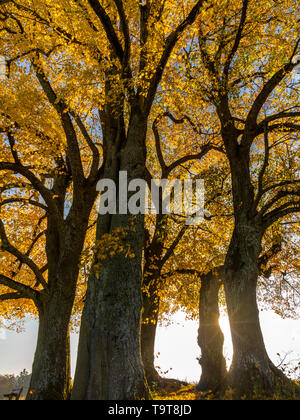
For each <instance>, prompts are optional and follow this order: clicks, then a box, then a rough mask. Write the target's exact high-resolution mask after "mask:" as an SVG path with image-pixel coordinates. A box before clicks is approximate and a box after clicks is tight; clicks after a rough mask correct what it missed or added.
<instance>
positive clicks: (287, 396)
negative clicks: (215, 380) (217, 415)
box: [152, 380, 300, 401]
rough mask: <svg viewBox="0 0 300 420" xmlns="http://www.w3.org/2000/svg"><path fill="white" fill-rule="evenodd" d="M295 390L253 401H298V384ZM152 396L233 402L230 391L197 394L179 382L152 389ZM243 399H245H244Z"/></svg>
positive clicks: (256, 397) (191, 387)
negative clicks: (223, 393) (222, 393)
mask: <svg viewBox="0 0 300 420" xmlns="http://www.w3.org/2000/svg"><path fill="white" fill-rule="evenodd" d="M295 385H296V387H295V390H298V392H292V391H291V390H290V389H289V390H287V391H286V392H284V393H282V392H275V393H274V394H273V395H272V396H267V397H266V396H264V395H256V396H255V397H254V398H253V399H254V400H272V401H278V400H296V401H300V397H299V392H300V382H295ZM152 396H153V399H154V400H177V401H181V400H182V401H184V400H201V401H212V400H233V399H234V398H233V392H232V390H230V389H229V390H227V391H226V393H225V395H223V396H222V397H220V396H219V395H215V394H213V393H212V392H198V391H197V390H196V385H195V384H189V385H183V384H182V383H181V382H180V381H175V380H174V381H172V383H169V384H167V383H166V384H165V385H164V386H163V387H158V386H157V387H155V386H154V388H152ZM242 399H243V398H242ZM244 399H245V398H244Z"/></svg>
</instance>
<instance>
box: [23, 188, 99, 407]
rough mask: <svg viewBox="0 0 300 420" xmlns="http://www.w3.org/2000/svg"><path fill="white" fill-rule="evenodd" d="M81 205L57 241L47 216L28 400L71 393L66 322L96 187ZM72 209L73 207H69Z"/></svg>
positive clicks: (55, 232) (47, 398)
mask: <svg viewBox="0 0 300 420" xmlns="http://www.w3.org/2000/svg"><path fill="white" fill-rule="evenodd" d="M90 193H91V194H89V193H88V191H87V194H88V196H87V197H86V200H85V205H84V206H83V207H81V206H79V208H78V209H77V208H75V211H74V214H70V218H69V220H68V224H67V225H66V226H65V227H64V232H63V233H64V234H63V241H58V240H57V239H58V236H57V229H56V225H55V223H54V224H52V220H51V218H49V220H48V232H47V245H46V247H47V259H48V265H49V267H48V289H47V290H45V291H43V293H42V294H41V296H40V297H39V299H38V301H37V302H36V305H37V308H38V312H39V332H38V341H37V347H36V352H35V356H34V362H33V367H32V378H31V384H30V389H29V393H28V395H27V399H28V400H65V399H68V398H69V397H70V393H71V390H70V385H71V373H70V339H69V324H70V318H71V314H72V309H73V304H74V300H75V294H76V286H77V279H78V273H79V264H80V256H81V252H82V249H83V245H84V240H85V235H86V231H87V227H88V219H89V214H90V209H91V208H92V205H93V204H92V203H93V202H94V198H95V189H94V188H93V189H92V190H91V191H90ZM72 211H73V210H72Z"/></svg>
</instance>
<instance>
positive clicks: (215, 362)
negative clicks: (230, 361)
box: [197, 272, 226, 392]
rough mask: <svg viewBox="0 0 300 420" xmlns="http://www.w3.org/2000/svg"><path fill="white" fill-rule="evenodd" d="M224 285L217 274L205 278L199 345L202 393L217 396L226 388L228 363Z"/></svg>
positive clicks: (210, 273)
mask: <svg viewBox="0 0 300 420" xmlns="http://www.w3.org/2000/svg"><path fill="white" fill-rule="evenodd" d="M221 284H222V281H221V279H220V276H219V275H217V273H214V272H209V273H208V274H207V275H204V276H202V278H201V289H200V303H199V315H200V326H199V333H198V344H199V347H200V349H201V358H200V361H199V363H200V365H201V367H202V374H201V379H200V382H199V384H198V386H197V389H198V391H209V390H210V391H213V392H217V391H219V390H220V388H221V387H222V386H223V385H224V379H225V377H226V361H225V358H224V356H223V345H224V335H223V332H222V330H221V328H220V324H219V318H220V311H219V291H220V287H221Z"/></svg>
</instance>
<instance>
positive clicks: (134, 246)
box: [72, 115, 149, 400]
mask: <svg viewBox="0 0 300 420" xmlns="http://www.w3.org/2000/svg"><path fill="white" fill-rule="evenodd" d="M146 128H147V125H146V124H145V122H143V121H142V119H141V116H140V115H135V116H133V117H132V120H131V122H130V127H129V130H128V134H127V139H126V145H125V146H123V148H122V149H121V150H120V152H116V151H113V150H110V151H109V150H108V151H107V154H108V155H109V156H108V157H107V159H106V169H105V177H106V178H110V179H112V180H114V181H115V182H116V184H117V185H118V182H117V180H118V177H119V171H127V173H128V182H130V181H131V180H133V179H136V178H142V179H144V176H145V174H144V171H145V158H146V156H145V149H144V139H145V135H146ZM117 155H119V157H120V160H119V161H117V160H116V157H117ZM116 229H117V230H118V231H119V232H120V236H119V237H118V235H116V232H117V231H116ZM121 232H123V233H125V238H123V239H122V233H121ZM103 235H106V236H103ZM97 238H98V240H100V242H101V243H102V240H103V241H104V238H107V239H108V240H109V239H113V238H114V239H115V240H116V247H117V249H116V253H115V255H110V254H109V253H108V252H107V250H105V248H106V244H105V243H104V242H103V244H102V249H100V250H99V251H100V253H103V252H104V253H106V257H105V259H103V260H99V257H98V263H99V264H100V270H99V273H96V274H95V275H92V276H91V277H90V279H89V284H88V294H87V299H86V304H85V309H84V313H83V317H82V325H81V331H80V342H79V350H78V360H77V368H76V375H75V381H74V389H73V393H72V399H75V400H135V399H136V400H138V399H146V398H148V396H149V393H148V387H147V383H146V380H145V374H144V369H143V364H142V359H141V348H140V322H141V310H142V293H141V286H142V255H143V247H144V215H141V214H138V215H136V216H133V215H132V214H126V215H122V214H115V215H107V216H105V217H103V216H100V217H99V221H98V232H97ZM107 246H108V245H107ZM127 250H129V254H132V255H131V256H129V255H128V253H127ZM96 265H97V264H96Z"/></svg>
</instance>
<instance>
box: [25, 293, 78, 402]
mask: <svg viewBox="0 0 300 420" xmlns="http://www.w3.org/2000/svg"><path fill="white" fill-rule="evenodd" d="M72 306H73V300H70V299H69V298H65V296H64V294H63V292H56V293H55V294H53V296H51V297H46V296H44V298H43V299H42V302H41V304H40V307H39V332H38V341H37V347H36V352H35V356H34V362H33V367H32V377H31V382H30V387H29V392H28V395H27V399H28V400H65V399H67V398H68V397H69V396H70V384H71V368H70V338H69V323H70V317H71V312H72Z"/></svg>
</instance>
